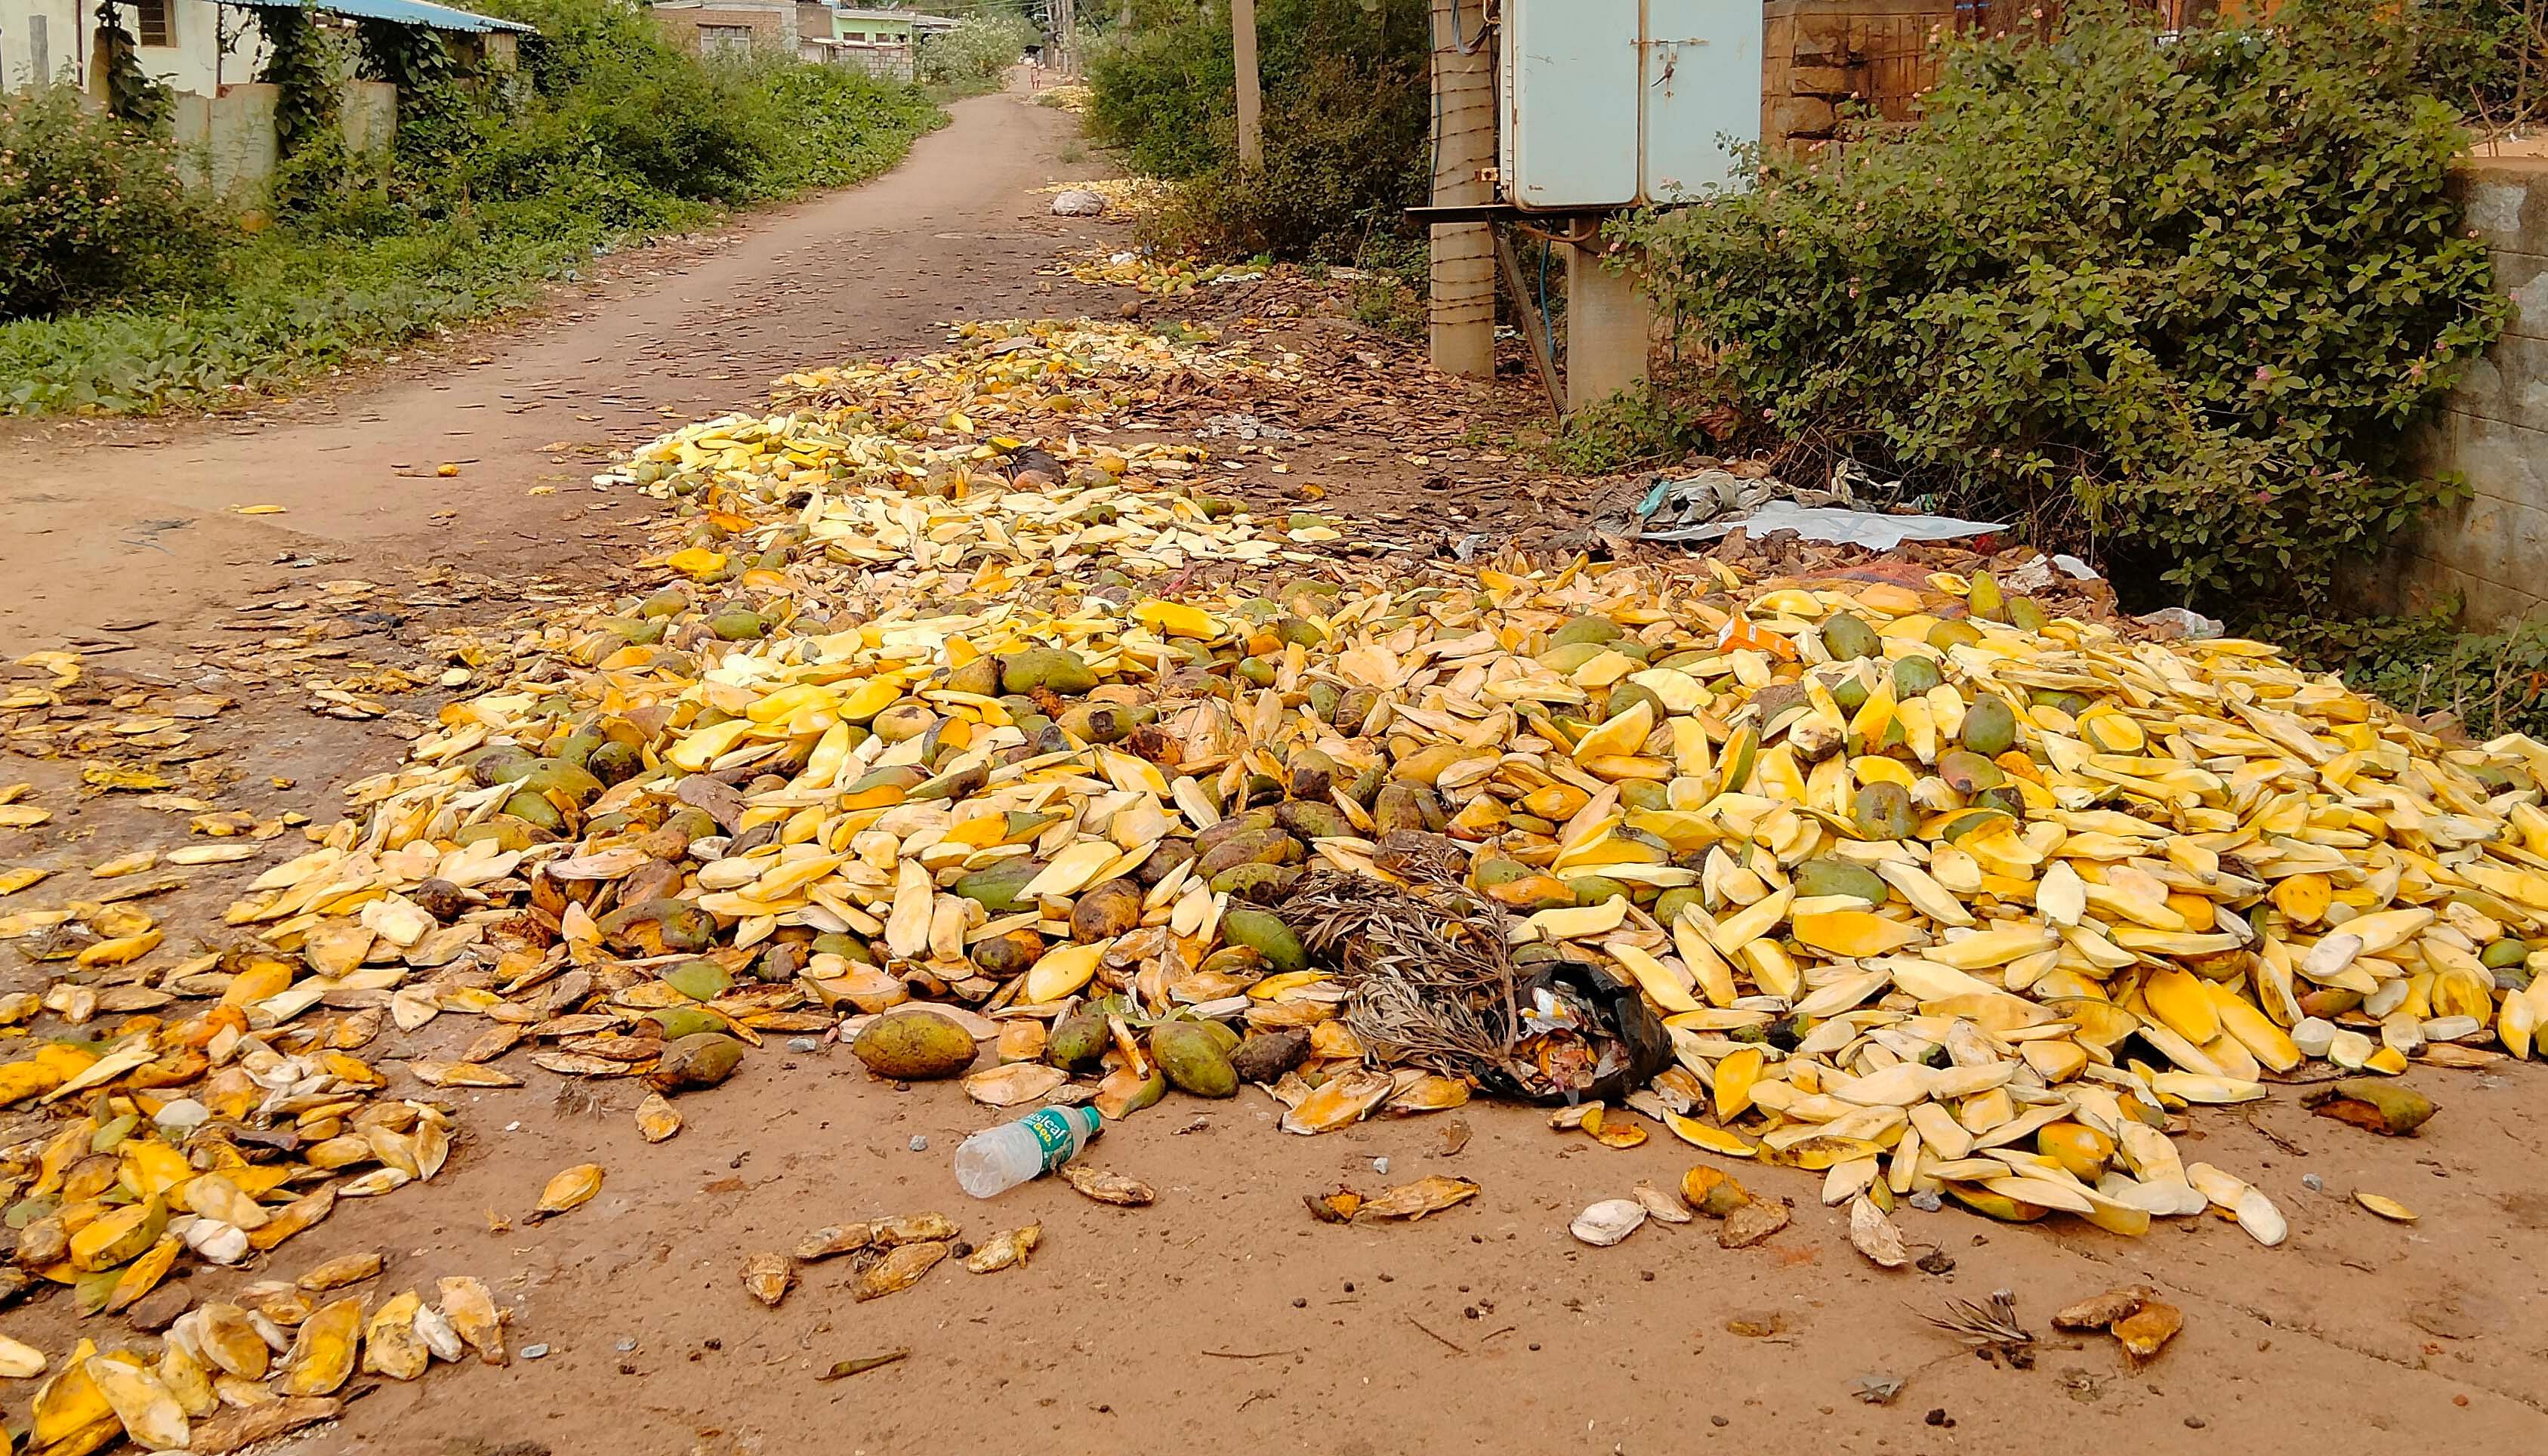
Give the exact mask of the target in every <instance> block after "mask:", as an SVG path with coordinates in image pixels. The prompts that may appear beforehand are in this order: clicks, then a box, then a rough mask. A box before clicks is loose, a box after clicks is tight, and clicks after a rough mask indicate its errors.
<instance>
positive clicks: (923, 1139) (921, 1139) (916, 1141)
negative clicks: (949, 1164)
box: [911, 1133, 929, 1152]
mask: <svg viewBox="0 0 2548 1456" xmlns="http://www.w3.org/2000/svg"><path fill="white" fill-rule="evenodd" d="M911 1150H912V1151H914V1152H927V1151H928V1150H929V1138H928V1135H926V1134H922V1133H914V1134H912V1135H911Z"/></svg>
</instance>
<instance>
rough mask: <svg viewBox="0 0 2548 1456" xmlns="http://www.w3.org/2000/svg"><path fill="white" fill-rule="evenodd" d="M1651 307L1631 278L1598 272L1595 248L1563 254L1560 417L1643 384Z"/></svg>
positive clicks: (1603, 270) (1652, 314)
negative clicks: (1562, 398)
mask: <svg viewBox="0 0 2548 1456" xmlns="http://www.w3.org/2000/svg"><path fill="white" fill-rule="evenodd" d="M1654 323H1655V310H1654V305H1653V303H1651V302H1650V301H1649V300H1648V299H1647V298H1646V295H1645V292H1644V290H1642V289H1640V288H1638V287H1637V279H1636V275H1635V274H1634V273H1632V272H1619V273H1613V272H1611V271H1610V270H1609V269H1607V268H1604V267H1602V266H1601V245H1600V244H1599V243H1598V242H1595V243H1594V244H1593V245H1592V246H1591V247H1570V248H1568V249H1567V250H1566V411H1567V412H1568V413H1569V414H1572V413H1574V412H1575V411H1576V410H1578V409H1583V408H1584V407H1585V406H1587V405H1592V404H1597V403H1598V402H1600V401H1602V400H1606V399H1608V398H1610V397H1611V396H1612V395H1615V394H1617V393H1619V392H1620V391H1621V390H1632V389H1635V388H1636V387H1637V386H1638V385H1640V384H1643V383H1644V382H1645V378H1646V353H1647V350H1648V349H1649V348H1651V347H1652V345H1653V333H1654Z"/></svg>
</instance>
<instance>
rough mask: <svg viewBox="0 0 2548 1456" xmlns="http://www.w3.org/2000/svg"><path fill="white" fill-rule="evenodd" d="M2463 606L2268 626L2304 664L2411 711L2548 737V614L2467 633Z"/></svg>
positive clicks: (2485, 733)
mask: <svg viewBox="0 0 2548 1456" xmlns="http://www.w3.org/2000/svg"><path fill="white" fill-rule="evenodd" d="M2458 615H2459V606H2458V603H2456V602H2453V603H2451V604H2449V605H2446V606H2444V607H2442V608H2441V609H2440V610H2437V611H2434V612H2432V613H2430V614H2428V615H2424V616H2417V617H2333V618H2329V617H2321V616H2308V615H2293V616H2289V617H2278V618H2273V619H2270V620H2268V621H2266V622H2263V623H2260V624H2259V626H2260V627H2262V628H2267V629H2270V630H2271V632H2272V640H2275V641H2278V642H2281V643H2282V644H2283V645H2284V646H2285V647H2286V649H2287V650H2289V651H2290V652H2291V654H2292V655H2293V656H2294V657H2295V658H2297V659H2299V660H2300V661H2301V662H2302V663H2304V664H2306V665H2308V666H2309V667H2311V668H2314V669H2317V670H2319V671H2320V672H2332V673H2341V674H2343V675H2344V679H2345V681H2346V682H2347V683H2352V684H2353V685H2354V686H2355V687H2356V688H2358V689H2360V690H2361V691H2364V692H2367V693H2370V694H2372V695H2373V696H2375V697H2378V698H2379V699H2381V700H2382V701H2383V702H2386V703H2388V704H2389V705H2390V706H2391V707H2394V708H2397V709H2399V710H2400V711H2402V712H2409V713H2415V714H2419V715H2420V714H2425V713H2435V712H2447V713H2450V714H2451V715H2453V716H2454V717H2456V718H2458V719H2459V720H2460V723H2461V725H2462V726H2463V727H2465V728H2466V729H2467V730H2468V733H2469V736H2471V737H2472V738H2476V739H2479V740H2481V741H2483V740H2485V739H2490V738H2495V737H2498V736H2500V735H2502V734H2505V733H2527V734H2530V735H2532V736H2533V737H2538V736H2542V735H2548V619H2534V620H2531V621H2527V622H2522V623H2518V624H2516V625H2515V626H2513V627H2510V628H2508V629H2506V630H2504V631H2502V632H2463V631H2461V630H2460V629H2459V628H2458V627H2456V626H2454V625H2453V622H2454V620H2455V619H2456V618H2457V617H2458Z"/></svg>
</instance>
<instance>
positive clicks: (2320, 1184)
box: [2301, 1173, 2326, 1193]
mask: <svg viewBox="0 0 2548 1456" xmlns="http://www.w3.org/2000/svg"><path fill="white" fill-rule="evenodd" d="M2301 1186H2302V1187H2303V1188H2306V1189H2308V1190H2309V1191H2310V1192H2312V1193H2324V1192H2326V1180H2325V1179H2324V1178H2321V1177H2320V1176H2319V1175H2318V1174H2316V1173H2303V1174H2301Z"/></svg>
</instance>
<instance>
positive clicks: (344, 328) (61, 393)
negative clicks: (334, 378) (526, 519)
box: [0, 224, 592, 414]
mask: <svg viewBox="0 0 2548 1456" xmlns="http://www.w3.org/2000/svg"><path fill="white" fill-rule="evenodd" d="M591 256H592V250H591V246H590V244H589V243H586V242H584V241H581V240H577V239H574V238H570V237H566V236H550V237H525V236H522V235H520V234H517V233H516V234H508V233H501V232H498V231H495V230H493V229H491V228H478V227H466V226H463V225H456V224H455V225H449V226H446V227H438V228H434V229H430V230H427V231H422V232H416V233H411V234H406V235H397V236H387V237H374V238H347V237H341V236H323V235H313V234H307V233H302V232H298V231H293V230H279V231H275V232H269V233H265V234H263V235H261V236H259V237H257V238H256V239H254V240H253V241H251V242H248V243H246V244H244V245H242V246H241V247H239V248H238V249H237V250H236V251H234V252H233V253H232V254H231V255H230V256H229V257H228V258H227V260H226V268H225V278H224V284H225V287H224V288H223V289H222V290H221V291H220V292H219V293H218V294H216V295H213V296H211V297H208V298H205V299H203V300H201V301H199V302H196V303H192V304H189V305H186V306H183V307H171V308H160V309H146V310H145V309H131V308H127V309H111V310H97V311H93V312H89V313H82V314H74V315H68V316H65V317H63V318H55V319H48V320H36V319H27V320H22V321H19V322H15V323H0V414H5V413H11V412H20V413H34V412H40V411H41V412H65V413H67V412H82V413H88V412H95V413H109V414H152V413H158V412H160V411H163V410H167V409H204V408H209V407H214V406H218V405H220V404H222V403H224V402H226V401H228V400H231V399H235V398H237V397H238V396H239V395H241V394H244V393H252V392H258V391H266V390H274V389H280V388H283V387H285V386H287V385H289V384H291V383H293V382H294V381H296V380H301V379H307V378H309V377H311V376H313V375H316V374H319V373H323V372H324V371H325V370H327V369H329V368H333V367H336V366H339V365H345V364H352V363H359V362H362V361H365V360H368V359H371V358H374V357H377V356H378V355H379V354H380V353H381V352H382V351H384V350H385V349H389V348H393V347H395V346H397V345H399V344H401V343H404V342H407V341H409V340H410V339H414V338H418V337H421V336H424V335H427V334H430V333H432V332H434V331H435V330H436V329H439V328H443V327H447V326H450V325H453V324H457V323H462V322H466V321H467V320H469V319H472V318H483V317H485V316H487V315H490V314H495V313H500V312H502V311H504V310H506V309H511V308H517V307H520V306H522V305H525V304H528V303H530V302H531V301H533V300H534V299H535V298H536V297H537V296H538V293H539V289H540V286H541V284H542V283H543V282H544V281H545V280H546V279H548V278H550V277H553V276H556V275H557V274H559V273H562V272H564V271H565V270H566V269H567V268H569V267H571V266H573V265H574V264H576V263H577V262H579V261H583V260H586V259H589V258H590V257H591Z"/></svg>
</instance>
